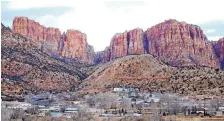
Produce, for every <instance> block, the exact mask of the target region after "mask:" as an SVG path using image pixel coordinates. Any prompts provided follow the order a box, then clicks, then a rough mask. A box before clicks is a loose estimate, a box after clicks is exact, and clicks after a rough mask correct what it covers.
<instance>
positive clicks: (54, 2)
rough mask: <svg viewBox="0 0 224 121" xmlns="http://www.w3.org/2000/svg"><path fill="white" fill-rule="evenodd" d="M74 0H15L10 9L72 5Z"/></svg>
mask: <svg viewBox="0 0 224 121" xmlns="http://www.w3.org/2000/svg"><path fill="white" fill-rule="evenodd" d="M72 3H73V2H72V1H71V0H67V1H62V0H36V1H33V0H14V1H12V2H10V4H9V8H10V9H17V10H18V9H30V8H43V7H72Z"/></svg>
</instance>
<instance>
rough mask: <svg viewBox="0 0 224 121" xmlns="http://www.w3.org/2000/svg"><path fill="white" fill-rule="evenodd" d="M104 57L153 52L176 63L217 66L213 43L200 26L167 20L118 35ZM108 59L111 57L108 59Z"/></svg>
mask: <svg viewBox="0 0 224 121" xmlns="http://www.w3.org/2000/svg"><path fill="white" fill-rule="evenodd" d="M103 53H104V55H107V57H106V56H103V59H100V60H107V59H106V58H108V55H110V60H113V59H115V58H118V57H122V56H126V55H133V54H145V53H148V54H152V55H154V56H156V57H158V58H159V59H161V60H163V61H165V62H167V63H169V64H171V65H173V66H190V65H204V66H210V67H218V66H219V63H218V61H217V59H216V56H215V54H214V51H213V49H212V45H211V43H209V42H208V41H207V38H206V36H205V35H204V34H203V31H202V30H201V29H200V27H198V26H195V25H191V24H187V23H185V22H178V21H176V20H167V21H165V22H163V23H160V24H158V25H155V26H153V27H151V28H149V29H148V30H147V31H145V32H143V30H142V29H139V28H137V29H134V30H131V31H129V32H124V33H120V34H116V35H115V36H114V37H113V38H112V40H111V44H110V52H109V54H108V53H107V54H106V50H105V51H104V52H103ZM107 61H108V60H107Z"/></svg>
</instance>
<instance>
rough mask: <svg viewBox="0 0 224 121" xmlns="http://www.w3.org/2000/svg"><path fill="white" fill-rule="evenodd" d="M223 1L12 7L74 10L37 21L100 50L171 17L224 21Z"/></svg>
mask: <svg viewBox="0 0 224 121" xmlns="http://www.w3.org/2000/svg"><path fill="white" fill-rule="evenodd" d="M223 2H224V1H223V0H215V2H214V1H208V0H206V1H203V2H202V1H195V0H185V1H183V0H182V1H180V0H169V1H168V0H132V1H130V0H121V1H120V0H119V1H118V0H94V1H93V0H74V1H62V0H54V1H48V0H38V1H31V0H26V1H25V0H23V1H22V0H21V1H17V0H14V1H13V2H10V4H9V6H10V8H11V9H14V10H21V9H22V10H24V9H26V10H28V9H30V8H40V9H41V8H43V7H69V8H71V10H69V11H66V12H65V13H63V14H61V15H59V16H52V15H49V14H47V15H42V16H40V17H38V18H37V19H36V20H38V21H39V22H40V23H41V24H44V25H45V24H46V25H47V26H49V25H50V26H53V27H59V28H60V29H61V30H62V31H65V30H67V29H78V30H81V31H82V32H84V33H86V34H87V40H88V42H89V43H90V44H91V45H93V46H94V47H95V50H97V51H98V50H103V49H104V48H105V47H106V46H108V45H109V43H110V40H111V38H112V37H113V35H114V34H115V33H117V32H124V31H125V30H131V29H134V28H136V27H139V28H143V29H144V30H146V29H147V28H150V27H151V26H153V25H155V24H158V23H160V22H163V21H164V20H167V19H171V18H172V19H177V20H178V21H186V22H187V23H190V24H205V23H209V22H211V21H216V20H217V21H222V22H224V14H223V4H224V3H223ZM52 10H55V9H52ZM217 31H218V30H217ZM207 32H208V33H212V32H215V31H214V30H209V31H207ZM211 38H214V37H211Z"/></svg>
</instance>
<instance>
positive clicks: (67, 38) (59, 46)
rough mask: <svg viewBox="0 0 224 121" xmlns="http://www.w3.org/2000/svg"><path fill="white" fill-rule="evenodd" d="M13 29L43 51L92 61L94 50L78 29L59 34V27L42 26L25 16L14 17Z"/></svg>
mask: <svg viewBox="0 0 224 121" xmlns="http://www.w3.org/2000/svg"><path fill="white" fill-rule="evenodd" d="M13 31H14V32H15V33H20V34H22V35H23V36H25V37H27V38H29V39H31V41H32V43H33V44H35V45H36V46H38V47H39V48H40V49H42V50H43V51H44V52H47V53H50V54H53V55H58V56H62V57H65V58H71V59H78V60H80V61H82V62H88V63H93V53H94V50H93V48H92V47H90V46H89V45H88V43H87V40H86V35H85V34H84V33H82V32H80V31H77V30H68V31H67V32H66V33H63V34H61V32H60V30H59V29H57V28H52V27H48V28H47V27H44V26H42V25H40V24H39V23H38V22H35V21H33V20H30V19H28V18H27V17H15V18H14V20H13Z"/></svg>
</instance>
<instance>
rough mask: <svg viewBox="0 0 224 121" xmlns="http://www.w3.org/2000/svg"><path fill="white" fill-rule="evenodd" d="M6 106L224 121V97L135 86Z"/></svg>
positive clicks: (64, 114) (45, 112)
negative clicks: (193, 96)
mask: <svg viewBox="0 0 224 121" xmlns="http://www.w3.org/2000/svg"><path fill="white" fill-rule="evenodd" d="M2 109H10V110H17V111H18V113H19V110H23V111H24V115H30V116H32V115H33V116H37V117H46V116H50V117H56V118H65V119H68V120H70V119H71V120H72V119H74V120H75V119H76V118H77V117H76V116H78V115H82V116H84V114H88V115H90V117H92V118H93V119H97V120H113V119H122V118H124V117H125V118H128V117H134V118H139V117H145V118H146V119H149V118H150V119H151V120H153V121H172V120H177V119H180V120H183V119H184V120H186V121H187V120H192V121H198V120H199V119H204V120H207V119H209V120H211V121H213V120H214V121H222V120H223V118H224V101H223V100H217V99H211V98H202V99H197V100H196V99H188V98H187V97H181V96H178V95H174V94H161V93H156V92H152V93H146V92H144V93H142V92H138V91H137V90H136V89H133V88H114V89H113V90H112V91H111V92H106V93H99V94H92V95H91V94H88V95H80V94H77V93H69V94H68V93H67V94H66V93H61V94H60V93H58V94H50V93H46V94H43V93H42V94H40V95H29V96H26V98H25V101H24V102H18V101H2ZM3 111H4V110H3ZM80 113H81V114H80ZM15 116H16V115H15ZM14 118H16V117H14ZM82 118H83V117H82ZM88 120H89V119H88ZM151 120H150V121H151Z"/></svg>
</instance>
